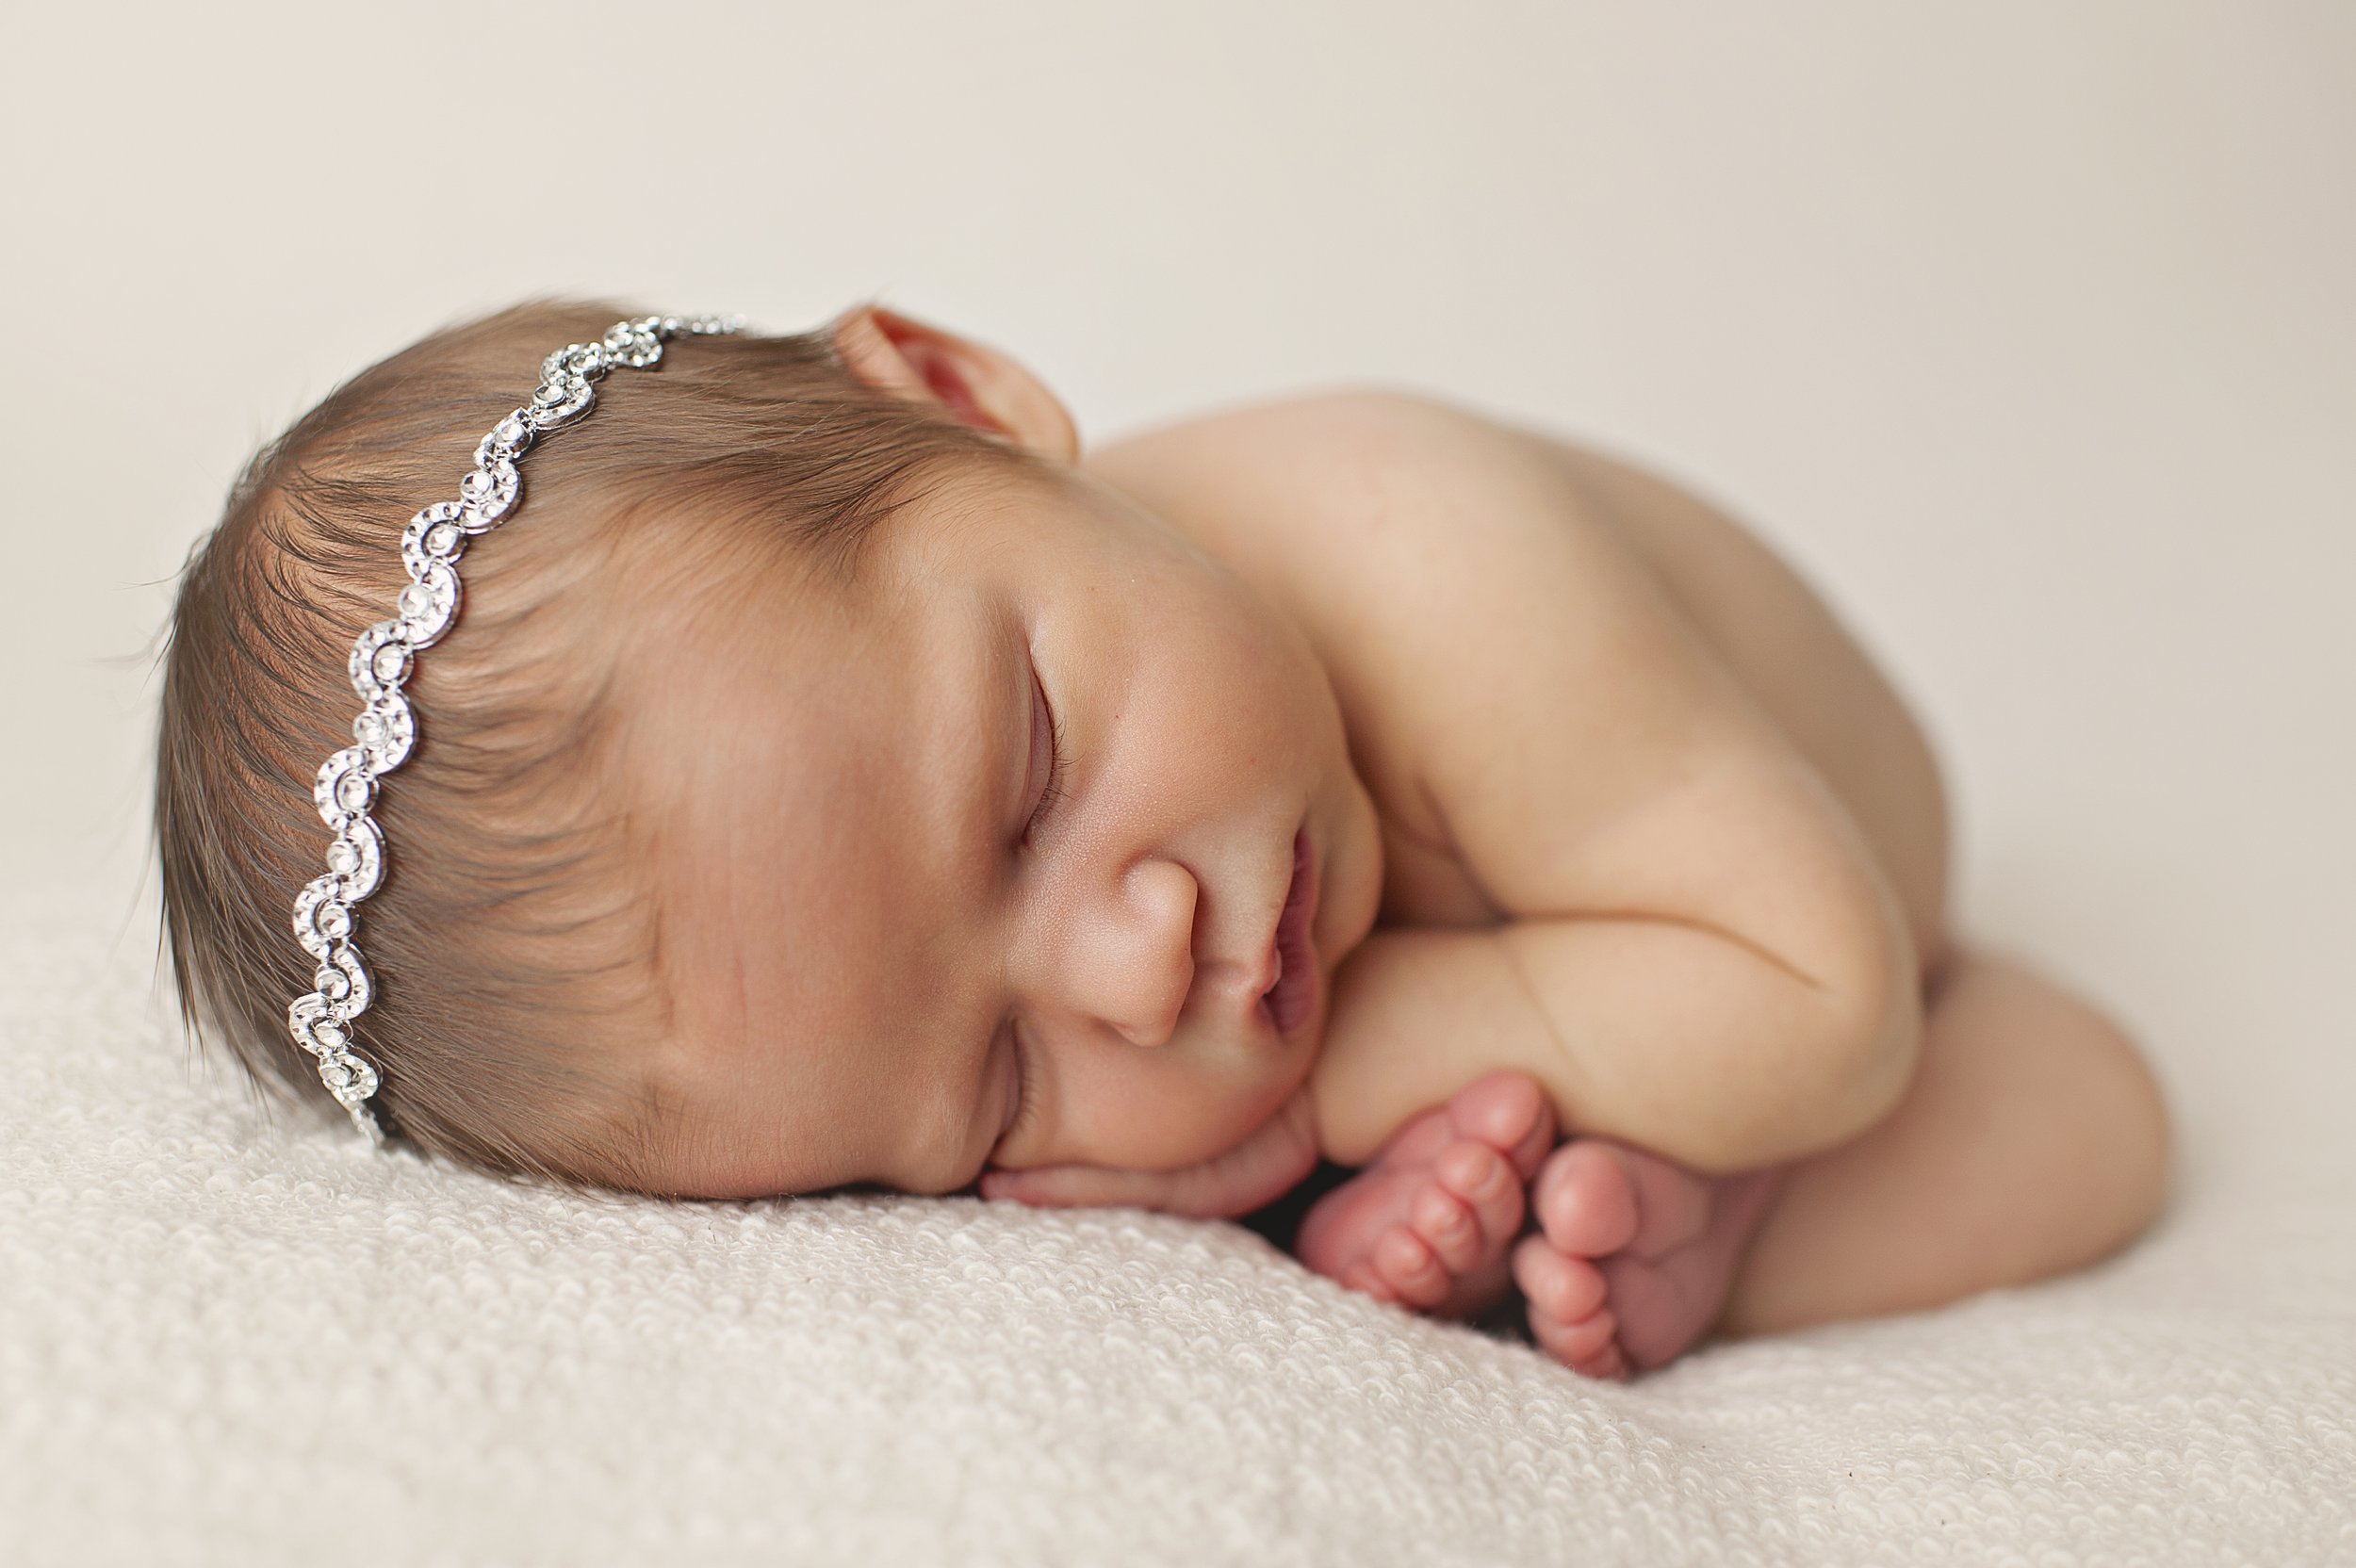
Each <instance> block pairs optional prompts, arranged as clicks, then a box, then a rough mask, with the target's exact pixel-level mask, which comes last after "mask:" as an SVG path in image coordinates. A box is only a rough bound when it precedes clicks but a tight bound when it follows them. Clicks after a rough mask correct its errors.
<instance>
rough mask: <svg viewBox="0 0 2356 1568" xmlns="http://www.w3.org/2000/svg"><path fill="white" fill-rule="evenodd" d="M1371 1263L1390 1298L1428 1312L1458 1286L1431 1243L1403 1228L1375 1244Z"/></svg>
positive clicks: (1398, 1227)
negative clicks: (1451, 1289) (1455, 1285)
mask: <svg viewBox="0 0 2356 1568" xmlns="http://www.w3.org/2000/svg"><path fill="white" fill-rule="evenodd" d="M1372 1262H1373V1265H1374V1271H1375V1273H1376V1274H1377V1275H1378V1276H1380V1277H1381V1279H1382V1281H1383V1284H1384V1285H1385V1286H1387V1287H1388V1291H1389V1297H1388V1299H1391V1300H1395V1301H1401V1302H1404V1303H1406V1304H1407V1305H1408V1306H1411V1307H1415V1308H1419V1309H1422V1310H1425V1311H1429V1310H1430V1309H1432V1308H1433V1307H1436V1306H1438V1305H1439V1304H1440V1303H1441V1302H1442V1301H1445V1300H1447V1299H1448V1290H1449V1287H1450V1286H1452V1285H1453V1284H1454V1283H1455V1280H1454V1278H1453V1276H1451V1275H1450V1274H1449V1272H1448V1266H1447V1265H1446V1264H1444V1263H1443V1262H1442V1261H1441V1260H1440V1256H1439V1254H1438V1253H1436V1252H1434V1251H1433V1250H1432V1247H1431V1244H1430V1243H1428V1242H1426V1241H1425V1240H1424V1239H1423V1237H1421V1236H1419V1235H1417V1234H1416V1233H1415V1232H1414V1231H1412V1230H1410V1229H1408V1228H1407V1227H1406V1226H1404V1225H1394V1226H1392V1227H1391V1228H1390V1229H1389V1230H1387V1231H1385V1232H1383V1237H1382V1239H1381V1240H1379V1241H1377V1242H1376V1243H1375V1244H1374V1256H1373V1259H1372ZM1378 1294H1379V1293H1378Z"/></svg>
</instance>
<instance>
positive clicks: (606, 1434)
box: [0, 926, 2356, 1565]
mask: <svg viewBox="0 0 2356 1568" xmlns="http://www.w3.org/2000/svg"><path fill="white" fill-rule="evenodd" d="M152 967H153V959H152V954H151V951H150V949H149V948H148V946H147V944H146V933H145V932H144V931H142V930H140V929H139V928H138V927H137V926H134V927H132V928H131V931H130V933H129V934H127V935H118V934H116V932H115V931H113V930H110V929H107V928H104V927H97V926H93V927H91V928H90V929H82V928H79V927H69V928H68V929H65V930H62V931H59V930H55V929H53V930H49V931H45V932H41V933H40V934H34V933H32V932H29V931H26V930H23V929H18V930H16V931H14V932H13V933H11V934H8V935H7V937H6V940H5V942H0V1561H6V1562H8V1563H10V1564H17V1563H51V1562H55V1563H74V1564H86V1563H140V1564H147V1563H162V1562H220V1563H237V1564H262V1563H282V1562H285V1563H295V1562H301V1563H311V1562H337V1563H380V1562H381V1563H414V1562H545V1563H565V1564H577V1563H586V1562H597V1561H635V1560H663V1561H673V1562H698V1563H700V1562H792V1563H805V1562H810V1563H826V1562H843V1563H901V1562H908V1563H934V1562H957V1563H974V1564H979V1563H1000V1562H1003V1563H1024V1564H1035V1563H1061V1562H1071V1563H1124V1564H1125V1563H1163V1562H1168V1563H1216V1562H1250V1563H1254V1564H1280V1563H1294V1562H1301V1563H1307V1562H1351V1563H1369V1564H1383V1563H1400V1564H1419V1565H1420V1564H1433V1563H1458V1562H1461V1563H1480V1564H1507V1563H1530V1564H1541V1563H1543V1564H1562V1563H1572V1562H1582V1563H1585V1562H1593V1563H1687V1562H1706V1563H1833V1562H1873V1563H1894V1562H1920V1561H1956V1562H1989V1563H2027V1564H2045V1563H2063V1562H2118V1563H2129V1562H2151V1563H2210V1562H2250V1563H2266V1564H2294V1563H2315V1564H2322V1563H2334V1562H2337V1563H2350V1562H2356V1215H2352V1214H2351V1205H2350V1203H2349V1201H2348V1182H2347V1177H2348V1175H2349V1174H2350V1172H2351V1170H2356V1160H2351V1159H2350V1158H2349V1156H2348V1154H2347V1153H2346V1152H2344V1151H2331V1152H2325V1153H2323V1154H2320V1155H2319V1156H2318V1157H2319V1159H2321V1160H2322V1161H2323V1162H2324V1163H2322V1164H2320V1165H2317V1166H2315V1167H2314V1168H2300V1167H2298V1166H2296V1165H2295V1164H2294V1165H2290V1166H2278V1167H2276V1168H2274V1171H2273V1174H2272V1175H2271V1176H2269V1177H2267V1178H2266V1180H2264V1181H2253V1180H2245V1181H2243V1182H2242V1183H2241V1184H2238V1185H2236V1184H2233V1182H2231V1181H2222V1180H2218V1179H2217V1178H2216V1177H2215V1176H2214V1175H2210V1174H2203V1173H2201V1171H2199V1170H2195V1171H2194V1172H2192V1173H2191V1174H2189V1175H2187V1176H2184V1177H2180V1191H2179V1195H2178V1198H2177V1200H2176V1201H2175V1204H2174V1206H2173V1207H2172V1209H2171V1211H2170V1212H2169V1214H2168V1217H2166V1218H2165V1219H2164V1221H2163V1222H2162V1224H2161V1226H2160V1228H2159V1229H2158V1230H2157V1231H2156V1232H2155V1233H2153V1234H2152V1235H2151V1237H2149V1238H2148V1239H2147V1240H2145V1241H2144V1242H2143V1243H2141V1244H2140V1245H2139V1246H2137V1247H2136V1248H2135V1249H2134V1250H2131V1251H2130V1252H2128V1253H2127V1254H2125V1255H2124V1256H2122V1257H2121V1258H2119V1259H2118V1260H2115V1261H2114V1262H2112V1263H2111V1264H2108V1265H2105V1266H2102V1267H2100V1268H2098V1269H2096V1270H2093V1271H2090V1272H2088V1273H2086V1274H2083V1275H2080V1276H2076V1277H2073V1278H2070V1279H2068V1280H2065V1281H2060V1282H2052V1283H2048V1284H2045V1285H2041V1286H2038V1287H2036V1288H2032V1289H2026V1290H2017V1291H2007V1292H2001V1293H1997V1294H1993V1295H1989V1296H1987V1297H1983V1298H1980V1299H1974V1300H1972V1301H1968V1302H1965V1303H1961V1304H1959V1305H1956V1306H1955V1307H1953V1308H1950V1309H1948V1310H1945V1311H1941V1312H1937V1313H1930V1314H1924V1315H1917V1316H1912V1317H1906V1318H1898V1319H1890V1320H1885V1321H1880V1322H1874V1323H1869V1324H1862V1325H1849V1326H1841V1327H1836V1328H1828V1329H1824V1330H1820V1331H1815V1332H1811V1333H1808V1334H1804V1335H1799V1336H1795V1337H1792V1338H1788V1339H1782V1340H1775V1341H1768V1342H1760V1343H1753V1344H1745V1345H1734V1346H1719V1347H1717V1348H1710V1349H1706V1350H1704V1351H1702V1352H1701V1353H1698V1354H1696V1355H1693V1356H1692V1357H1691V1358H1689V1359H1687V1360H1686V1361H1684V1362H1682V1363H1680V1364H1677V1365H1676V1366H1675V1367H1673V1368H1671V1369H1669V1370H1667V1371H1666V1372H1664V1373H1661V1374H1659V1375H1656V1376H1653V1377H1651V1378H1649V1379H1646V1380H1643V1381H1641V1382H1638V1383H1635V1384H1633V1385H1602V1384H1596V1383H1593V1382H1588V1381H1583V1380H1580V1379H1579V1378H1577V1377H1575V1376H1573V1375H1572V1374H1570V1373H1569V1372H1566V1371H1564V1370H1563V1369H1562V1368H1560V1367H1558V1366H1556V1365H1553V1364H1550V1363H1548V1362H1546V1361H1545V1360H1543V1359H1542V1358H1541V1357H1540V1356H1538V1355H1537V1354H1536V1353H1535V1352H1534V1351H1532V1350H1531V1349H1530V1348H1527V1347H1525V1346H1522V1345H1519V1344H1514V1343H1510V1342H1507V1341H1503V1340H1498V1339H1494V1338H1489V1337H1484V1336H1483V1335H1481V1333H1479V1332H1476V1331H1472V1330H1469V1329H1464V1328H1459V1327H1454V1326H1448V1325H1442V1324H1438V1323H1432V1322H1428V1321H1424V1320H1420V1319H1417V1318H1415V1317H1412V1316H1409V1315H1406V1314H1404V1313H1401V1312H1398V1311H1395V1310H1392V1309H1389V1308H1386V1307H1383V1306H1380V1305H1378V1304H1376V1303H1374V1302H1372V1301H1370V1300H1367V1299H1362V1298H1359V1297H1354V1296H1351V1295H1349V1294H1347V1293H1345V1292H1343V1291H1342V1290H1340V1289H1338V1288H1336V1287H1335V1286H1333V1285H1332V1284H1330V1283H1328V1282H1325V1281H1323V1280H1320V1279H1317V1278H1315V1277H1313V1276H1312V1275H1310V1274H1308V1273H1307V1272H1305V1271H1304V1270H1302V1269H1301V1267H1299V1266H1297V1265H1295V1264H1294V1263H1292V1262H1291V1261H1290V1260H1289V1259H1287V1258H1285V1257H1284V1256H1283V1255H1282V1254H1281V1253H1279V1252H1277V1251H1276V1250H1273V1249H1271V1248H1270V1247H1268V1245H1267V1244H1266V1243H1264V1242H1263V1241H1261V1240H1260V1239H1259V1238H1258V1237H1257V1236H1255V1235H1252V1233H1248V1232H1246V1231H1243V1230H1241V1229H1238V1228H1236V1227H1234V1226H1226V1225H1216V1224H1203V1223H1196V1222H1190V1221H1186V1220H1180V1219H1174V1218H1170V1217H1162V1216H1154V1215H1147V1214H1141V1213H1137V1212H1133V1211H1120V1210H1117V1211H1104V1212H1099V1213H1079V1214H1047V1213H1031V1212H1025V1211H1023V1210H1019V1209H1016V1208H1012V1207H1008V1206H1004V1205H996V1204H987V1203H983V1202H979V1201H971V1200H935V1201H919V1200H908V1199H890V1198H832V1199H824V1200H799V1201H792V1200H789V1201H764V1202H744V1203H708V1204H672V1203H663V1202H656V1201H619V1200H615V1201H591V1200H584V1199H581V1198H576V1197H569V1196H563V1195H558V1194H554V1193H550V1192H547V1191H542V1190H536V1189H532V1188H528V1187H520V1186H511V1185H503V1184H498V1183H495V1182H491V1181H485V1180H482V1179H478V1178H475V1177H472V1176H468V1175H464V1174H460V1173H457V1172H454V1171H451V1170H449V1169H445V1168H438V1167H435V1166H433V1165H429V1164H427V1163H425V1162H423V1161H421V1160H419V1159H417V1157H415V1156H413V1155H406V1154H397V1155H390V1156H386V1155H368V1154H365V1153H363V1152H361V1151H359V1150H358V1148H357V1147H356V1146H355V1143H354V1141H353V1140H352V1137H351V1135H350V1129H349V1127H348V1126H342V1125H331V1124H329V1123H328V1122H327V1121H326V1120H324V1119H319V1120H317V1121H312V1120H307V1119H303V1118H301V1117H289V1116H287V1115H286V1114H284V1113H281V1114H280V1115H279V1116H278V1117H277V1118H276V1119H270V1118H266V1117H264V1116H263V1115H262V1114H260V1113H259V1112H258V1111H257V1110H256V1109H255V1108H254V1106H253V1105H252V1104H251V1103H249V1101H248V1099H247V1097H246V1095H245V1094H244V1092H243V1091H242V1090H241V1089H240V1088H238V1087H237V1086H236V1085H235V1084H234V1083H233V1082H231V1081H230V1075H229V1073H228V1072H227V1071H226V1070H223V1069H221V1068H219V1067H216V1068H213V1069H211V1070H198V1069H192V1068H190V1067H188V1066H187V1065H185V1064H186V1061H187V1057H186V1053H185V1051H184V1048H183V1046H182V1044H181V1043H180V1041H179V1039H178V1037H177V1035H176V1031H175V1030H174V1028H173V1026H172V1024H171V1023H170V1021H169V1020H168V1013H167V1009H166V1007H165V1006H164V1005H163V1004H162V1003H161V1002H160V1001H158V1000H156V999H155V996H154V994H153V990H152V988H151V987H150V985H149V983H148V976H149V974H150V972H151V971H152Z"/></svg>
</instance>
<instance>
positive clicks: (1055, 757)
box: [1023, 665, 1069, 841]
mask: <svg viewBox="0 0 2356 1568" xmlns="http://www.w3.org/2000/svg"><path fill="white" fill-rule="evenodd" d="M1031 694H1032V715H1031V729H1032V736H1033V739H1032V742H1031V745H1032V749H1033V750H1035V751H1036V750H1037V749H1038V746H1039V741H1038V739H1037V737H1038V733H1039V715H1040V714H1041V713H1044V714H1045V715H1046V717H1047V783H1046V787H1045V788H1044V789H1042V790H1041V791H1040V792H1039V805H1038V806H1036V807H1035V808H1033V809H1032V811H1031V816H1030V820H1029V821H1028V822H1026V823H1024V824H1023V839H1024V840H1025V841H1028V840H1029V838H1030V836H1031V834H1032V833H1033V832H1035V831H1036V830H1037V829H1038V827H1039V824H1040V823H1042V822H1044V821H1045V820H1046V819H1047V813H1048V812H1049V811H1051V810H1053V809H1055V803H1056V802H1057V801H1059V800H1061V799H1062V798H1063V790H1064V776H1065V774H1066V773H1067V772H1068V771H1069V770H1068V769H1067V767H1066V763H1065V758H1064V748H1063V725H1062V723H1061V722H1060V721H1059V720H1058V719H1057V718H1056V717H1055V704H1054V703H1052V702H1049V701H1048V700H1047V686H1046V683H1045V682H1044V681H1042V680H1040V679H1039V668H1038V666H1037V665H1033V666H1032V669H1031Z"/></svg>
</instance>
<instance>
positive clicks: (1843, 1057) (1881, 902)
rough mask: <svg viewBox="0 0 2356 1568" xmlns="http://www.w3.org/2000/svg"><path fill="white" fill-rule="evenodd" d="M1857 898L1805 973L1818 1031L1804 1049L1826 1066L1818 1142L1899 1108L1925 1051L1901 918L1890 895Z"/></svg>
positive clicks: (1913, 961)
mask: <svg viewBox="0 0 2356 1568" xmlns="http://www.w3.org/2000/svg"><path fill="white" fill-rule="evenodd" d="M1857 902H1858V906H1859V907H1852V908H1850V909H1847V910H1845V911H1843V912H1842V918H1841V919H1840V920H1838V921H1837V922H1835V923H1834V932H1835V933H1836V935H1834V937H1833V939H1831V940H1829V941H1828V942H1827V943H1826V945H1825V947H1824V949H1823V950H1822V951H1821V952H1820V954H1819V955H1818V957H1819V962H1818V963H1817V964H1816V965H1815V967H1814V970H1813V972H1811V973H1810V974H1809V980H1810V983H1811V985H1812V986H1813V988H1814V990H1815V993H1816V996H1815V1001H1816V1004H1817V1005H1816V1006H1815V1008H1814V1009H1813V1011H1814V1014H1815V1021H1816V1024H1817V1035H1818V1037H1817V1038H1816V1039H1815V1040H1814V1041H1813V1042H1811V1045H1812V1049H1811V1050H1810V1051H1809V1053H1808V1054H1809V1055H1810V1056H1811V1057H1812V1058H1813V1059H1814V1060H1815V1061H1817V1062H1818V1063H1820V1064H1821V1065H1822V1066H1823V1068H1824V1072H1825V1082H1824V1088H1823V1092H1822V1095H1821V1097H1820V1099H1819V1101H1818V1104H1819V1106H1820V1107H1821V1110H1822V1121H1821V1123H1820V1125H1819V1126H1818V1128H1817V1130H1816V1135H1815V1138H1814V1139H1813V1140H1812V1141H1813V1142H1814V1143H1815V1145H1816V1148H1818V1149H1827V1148H1831V1147H1833V1146H1834V1145H1836V1144H1840V1143H1845V1142H1847V1141H1848V1140H1849V1139H1851V1138H1854V1137H1856V1136H1857V1135H1858V1134H1860V1133H1863V1132H1864V1131H1865V1130H1866V1129H1868V1128H1870V1127H1872V1126H1873V1125H1874V1124H1876V1123H1877V1122H1879V1121H1881V1120H1882V1119H1884V1118H1886V1117H1888V1116H1889V1115H1890V1112H1892V1111H1893V1110H1895V1109H1897V1106H1898V1102H1899V1101H1900V1100H1902V1099H1903V1098H1905V1095H1906V1086H1907V1085H1908V1084H1910V1083H1911V1082H1913V1079H1914V1070H1915V1067H1916V1064H1917V1063H1918V1062H1919V1061H1920V1060H1921V1057H1922V981H1921V975H1920V972H1919V960H1918V959H1917V957H1916V956H1915V951H1914V942H1913V939H1912V937H1911V935H1910V934H1909V933H1908V931H1907V928H1906V921H1905V918H1904V916H1903V915H1902V914H1901V913H1900V912H1899V911H1898V909H1897V908H1896V907H1895V903H1894V901H1892V900H1889V899H1884V898H1873V899H1871V900H1859V901H1857ZM1811 1152H1813V1151H1811Z"/></svg>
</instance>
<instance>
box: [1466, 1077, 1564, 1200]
mask: <svg viewBox="0 0 2356 1568" xmlns="http://www.w3.org/2000/svg"><path fill="white" fill-rule="evenodd" d="M1448 1124H1449V1126H1450V1127H1452V1128H1453V1129H1454V1131H1455V1133H1456V1135H1457V1136H1458V1137H1459V1138H1464V1139H1468V1140H1472V1141H1476V1142H1480V1143H1484V1144H1486V1145H1488V1146H1489V1147H1490V1148H1492V1149H1494V1150H1497V1152H1499V1153H1501V1154H1503V1155H1505V1156H1506V1158H1507V1159H1509V1160H1511V1161H1512V1162H1513V1167H1514V1168H1515V1169H1517V1170H1519V1171H1520V1172H1521V1178H1522V1180H1523V1181H1524V1182H1528V1181H1530V1179H1531V1178H1532V1177H1534V1176H1536V1175H1537V1174H1538V1168H1539V1166H1540V1165H1541V1164H1542V1163H1544V1161H1545V1159H1546V1152H1547V1151H1548V1150H1549V1149H1552V1148H1553V1147H1554V1108H1553V1107H1552V1106H1551V1105H1549V1104H1548V1103H1546V1091H1545V1090H1543V1089H1541V1088H1540V1087H1539V1086H1538V1081H1537V1080H1536V1079H1535V1078H1532V1077H1530V1074H1528V1073H1526V1072H1512V1071H1505V1072H1492V1073H1490V1074H1489V1075H1488V1076H1487V1077H1485V1078H1481V1079H1479V1080H1477V1081H1475V1082H1474V1083H1473V1084H1471V1085H1470V1086H1467V1087H1465V1088H1463V1089H1461V1090H1459V1091H1458V1092H1457V1095H1456V1098H1454V1099H1453V1100H1450V1101H1449V1102H1448Z"/></svg>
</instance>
